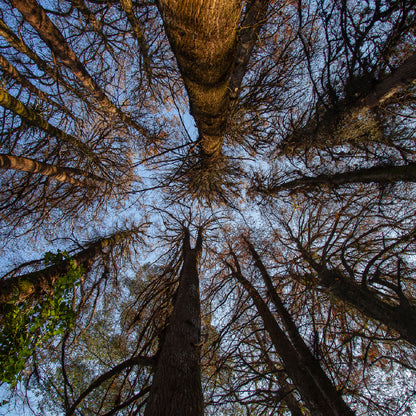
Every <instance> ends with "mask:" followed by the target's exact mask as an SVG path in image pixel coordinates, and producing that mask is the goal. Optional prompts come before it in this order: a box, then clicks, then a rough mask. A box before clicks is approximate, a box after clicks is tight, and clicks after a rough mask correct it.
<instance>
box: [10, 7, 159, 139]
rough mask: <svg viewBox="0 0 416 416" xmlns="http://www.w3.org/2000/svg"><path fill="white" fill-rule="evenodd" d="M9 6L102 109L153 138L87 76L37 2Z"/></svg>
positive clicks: (86, 72) (148, 137) (82, 66)
mask: <svg viewBox="0 0 416 416" xmlns="http://www.w3.org/2000/svg"><path fill="white" fill-rule="evenodd" d="M10 2H11V4H12V5H13V7H15V8H16V9H17V10H18V11H19V12H20V13H21V14H22V16H23V17H24V19H25V20H26V21H27V22H28V23H29V24H30V25H31V26H32V27H33V28H34V29H35V30H36V31H37V32H38V34H39V36H40V37H41V39H42V40H43V41H44V42H45V43H46V44H47V45H48V47H49V48H50V50H51V51H53V53H54V54H55V55H56V56H57V57H58V58H59V60H60V61H61V62H62V64H63V65H65V66H66V67H67V68H68V69H70V70H71V72H72V73H73V74H74V75H75V77H76V78H77V79H78V80H79V81H80V83H81V84H82V85H83V87H84V88H85V89H86V90H87V91H89V92H90V93H91V94H92V96H93V97H94V98H95V100H96V101H97V102H98V103H99V104H100V105H101V106H102V108H104V109H105V110H107V111H108V112H109V113H111V114H115V115H117V116H118V117H119V118H120V119H121V120H123V122H125V123H126V124H127V125H129V126H131V127H133V128H135V129H136V130H137V131H139V132H140V133H141V134H142V135H143V136H144V137H146V139H150V138H151V137H152V134H151V133H149V132H148V131H147V129H145V128H144V127H143V126H141V125H139V124H138V123H136V122H135V121H134V120H132V119H131V118H130V117H129V116H127V115H126V114H124V113H123V112H122V111H121V110H120V109H119V108H118V107H117V106H116V105H115V104H114V103H112V102H111V101H110V100H109V99H108V97H107V96H106V94H105V92H104V91H103V90H102V88H101V87H100V86H99V85H98V84H97V82H96V81H95V80H94V79H93V78H92V76H91V75H90V74H89V73H88V71H87V69H86V68H85V67H84V65H83V64H82V63H81V62H80V60H79V59H78V57H77V55H76V54H75V52H74V51H73V50H72V49H71V47H70V46H69V44H68V42H67V41H66V40H65V38H64V37H63V35H62V33H61V32H60V31H59V29H58V28H57V27H56V26H55V25H54V24H53V22H52V21H51V20H50V19H49V17H48V15H47V14H46V12H45V10H44V9H43V8H42V7H41V6H40V5H39V4H38V3H37V2H36V0H10Z"/></svg>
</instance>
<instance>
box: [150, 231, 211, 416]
mask: <svg viewBox="0 0 416 416" xmlns="http://www.w3.org/2000/svg"><path fill="white" fill-rule="evenodd" d="M201 249H202V234H201V231H200V232H199V234H198V238H197V243H196V246H195V248H193V249H192V248H191V245H190V236H189V230H188V229H185V237H184V240H183V250H182V252H183V266H182V270H181V273H180V277H179V286H178V289H177V292H176V299H175V304H174V308H173V312H172V315H171V316H170V318H169V324H168V326H167V328H166V334H165V338H164V341H163V342H162V344H161V346H160V352H159V357H158V360H157V365H156V371H155V374H154V376H153V383H152V387H151V389H150V395H149V398H148V400H147V405H146V410H145V413H144V415H145V416H202V415H203V395H202V386H201V370H200V342H201V338H200V335H201V316H200V300H199V278H198V262H199V257H200V255H201Z"/></svg>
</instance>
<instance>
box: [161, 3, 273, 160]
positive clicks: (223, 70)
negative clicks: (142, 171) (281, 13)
mask: <svg viewBox="0 0 416 416" xmlns="http://www.w3.org/2000/svg"><path fill="white" fill-rule="evenodd" d="M247 3H248V4H247V7H246V15H245V17H244V19H243V22H242V24H241V28H240V29H239V23H240V18H241V17H240V16H241V5H240V1H239V0H203V1H202V0H183V1H181V2H177V1H176V0H158V6H159V9H160V12H161V15H162V19H163V23H164V26H165V30H166V34H167V36H168V38H169V41H170V44H171V47H172V50H173V52H174V54H175V57H176V59H177V62H178V66H179V69H180V71H181V74H182V78H183V80H184V83H185V87H186V89H187V92H188V96H189V103H190V112H191V114H192V115H193V116H194V118H195V123H196V125H197V127H198V132H199V139H200V156H201V160H202V162H204V161H205V162H207V166H208V165H209V162H210V160H212V161H215V158H216V157H217V156H219V155H220V154H221V149H222V144H223V137H224V134H225V131H226V126H227V121H228V118H229V116H230V98H232V99H236V97H237V94H238V90H239V87H240V84H241V81H242V79H243V76H244V74H245V72H246V70H247V65H248V61H249V58H250V55H251V52H252V50H253V47H254V44H255V42H256V41H257V34H258V31H259V30H260V27H261V25H262V24H263V22H264V17H265V15H266V10H267V7H268V5H269V0H249V1H248V2H247Z"/></svg>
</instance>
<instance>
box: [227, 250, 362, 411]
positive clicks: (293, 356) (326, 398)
mask: <svg viewBox="0 0 416 416" xmlns="http://www.w3.org/2000/svg"><path fill="white" fill-rule="evenodd" d="M235 259H236V257H235ZM234 275H235V277H236V278H237V280H238V281H239V282H240V283H241V285H242V286H243V287H244V289H245V290H246V291H247V293H248V294H249V296H250V298H251V299H252V301H253V303H254V305H255V307H256V308H257V311H258V313H259V315H260V316H261V318H262V320H263V324H264V328H265V329H266V331H267V332H268V334H269V335H270V338H271V340H272V342H273V345H274V347H275V349H276V352H277V353H278V354H279V356H280V358H281V360H282V363H283V366H284V367H285V370H286V372H287V374H288V376H289V377H290V378H291V379H292V381H293V383H294V385H295V386H296V389H297V390H298V391H299V393H300V395H301V396H302V399H303V400H304V402H305V404H306V406H307V407H308V409H309V411H310V412H311V414H312V415H313V416H332V415H333V416H348V415H351V416H352V415H354V412H353V411H352V410H351V409H350V408H349V407H348V406H347V405H346V404H345V402H344V401H343V400H342V398H341V396H340V395H339V394H338V393H337V392H336V390H335V387H334V386H331V387H330V389H331V390H334V391H335V395H332V394H331V392H330V393H329V394H328V392H326V391H323V388H322V387H323V386H324V385H325V384H327V383H323V382H322V380H321V379H322V375H321V374H318V373H317V371H316V367H317V366H319V363H318V362H316V360H315V359H314V358H313V362H312V363H311V362H310V355H309V354H304V351H303V350H298V349H297V348H296V346H294V345H293V344H292V342H291V340H290V339H289V337H288V336H287V335H286V334H285V333H284V331H283V330H282V329H281V328H280V326H279V324H278V323H277V321H276V319H275V318H274V316H273V314H272V313H271V311H270V309H269V307H268V306H267V304H266V302H265V301H264V300H263V298H262V297H261V296H260V294H259V293H258V291H257V290H256V289H255V288H254V286H253V285H252V284H251V283H250V282H249V281H248V280H247V279H246V278H245V277H244V276H243V275H242V273H241V270H240V269H239V266H237V270H235V271H234ZM321 372H322V373H323V370H322V369H321ZM328 382H329V383H330V384H331V382H330V381H329V379H328Z"/></svg>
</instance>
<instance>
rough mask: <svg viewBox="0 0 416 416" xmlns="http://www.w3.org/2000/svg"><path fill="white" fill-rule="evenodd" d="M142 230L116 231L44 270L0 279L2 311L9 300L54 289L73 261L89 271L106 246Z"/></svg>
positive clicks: (24, 297) (36, 295)
mask: <svg viewBox="0 0 416 416" xmlns="http://www.w3.org/2000/svg"><path fill="white" fill-rule="evenodd" d="M140 231H141V228H140V227H135V228H132V229H130V230H124V231H120V232H116V233H114V234H113V235H110V236H108V237H104V238H101V239H99V240H97V241H95V242H93V243H91V244H90V245H89V246H88V247H87V248H85V249H84V250H81V251H79V252H78V253H76V254H74V255H72V256H71V257H70V258H69V259H66V260H62V261H61V262H59V263H57V264H53V265H51V266H49V267H46V268H45V269H43V270H39V271H35V272H31V273H27V274H24V275H17V276H13V277H9V278H6V279H2V280H0V312H1V310H2V308H3V307H4V305H5V304H6V303H7V302H9V301H13V300H14V299H16V298H17V299H18V300H19V301H22V300H24V299H26V298H27V297H29V296H30V297H31V298H33V297H40V296H42V295H43V294H44V293H48V292H50V291H52V290H53V287H54V284H55V282H56V281H57V279H58V278H59V277H61V276H63V275H65V274H66V273H67V272H68V271H69V270H70V266H71V265H70V262H71V261H72V262H73V264H74V265H76V266H79V265H81V266H83V268H84V270H85V271H88V269H89V268H90V267H91V266H92V264H93V263H94V260H95V258H96V257H97V256H98V255H99V254H100V253H102V251H103V250H104V249H105V248H106V247H109V246H114V245H116V244H117V243H121V242H122V241H123V240H128V239H129V238H131V237H132V236H133V235H135V234H138V233H139V232H140Z"/></svg>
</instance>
